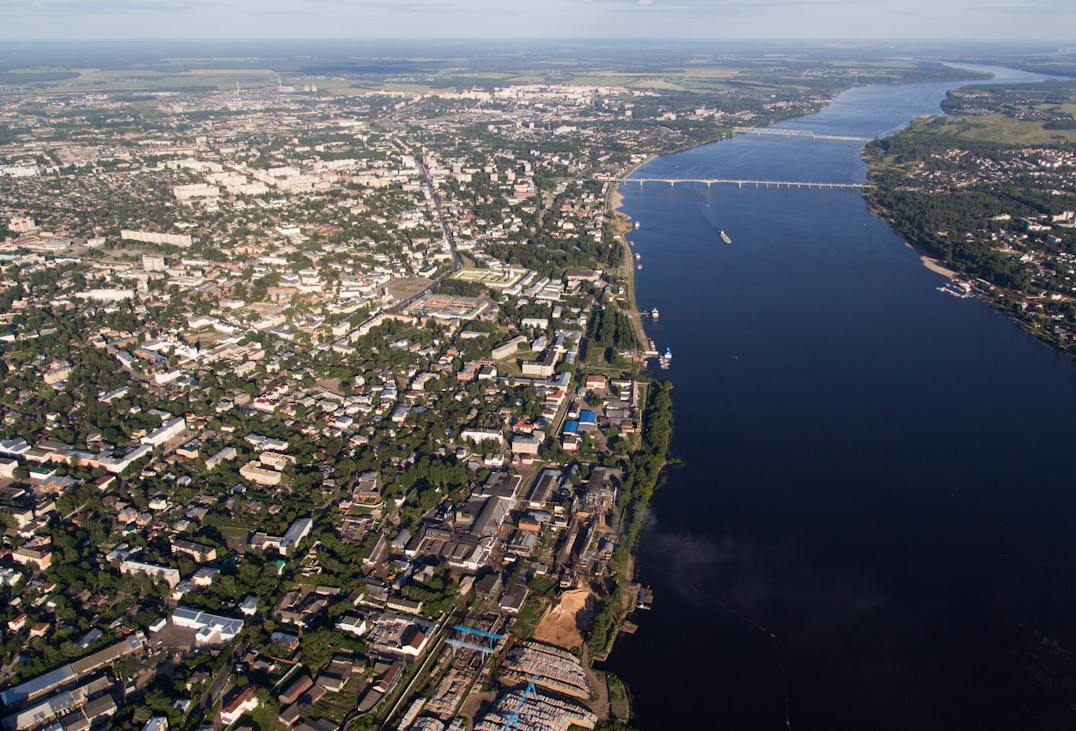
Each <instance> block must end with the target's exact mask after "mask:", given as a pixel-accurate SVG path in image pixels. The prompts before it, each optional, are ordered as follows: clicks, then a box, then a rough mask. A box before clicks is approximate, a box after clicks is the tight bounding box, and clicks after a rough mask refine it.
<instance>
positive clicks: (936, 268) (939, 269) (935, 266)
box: [919, 254, 957, 279]
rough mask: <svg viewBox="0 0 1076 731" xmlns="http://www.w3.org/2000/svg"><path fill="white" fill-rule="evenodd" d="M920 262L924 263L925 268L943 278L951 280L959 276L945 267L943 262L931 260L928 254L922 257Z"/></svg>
mask: <svg viewBox="0 0 1076 731" xmlns="http://www.w3.org/2000/svg"><path fill="white" fill-rule="evenodd" d="M919 261H921V262H923V266H925V267H926V268H927V269H929V270H930V271H932V272H936V273H938V274H941V275H942V276H943V277H949V279H953V278H954V277H956V275H957V273H956V272H954V271H953V270H952V269H949V268H948V267H945V266H943V265H942V264H941V262H939V261H938V260H937V259H931V258H930V257H929V256H927V255H926V254H923V255H922V256H920V257H919Z"/></svg>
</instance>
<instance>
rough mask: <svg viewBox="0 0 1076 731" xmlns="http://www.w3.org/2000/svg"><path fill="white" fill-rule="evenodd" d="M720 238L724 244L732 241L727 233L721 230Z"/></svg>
mask: <svg viewBox="0 0 1076 731" xmlns="http://www.w3.org/2000/svg"><path fill="white" fill-rule="evenodd" d="M721 240H722V241H724V242H725V243H726V244H731V243H732V239H731V238H729V235H728V234H727V233H725V232H724V231H722V232H721Z"/></svg>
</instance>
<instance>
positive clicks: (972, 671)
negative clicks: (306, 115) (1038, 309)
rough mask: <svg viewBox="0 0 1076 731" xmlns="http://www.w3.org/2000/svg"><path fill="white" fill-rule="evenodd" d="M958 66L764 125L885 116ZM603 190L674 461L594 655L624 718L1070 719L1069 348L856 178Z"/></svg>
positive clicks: (894, 115)
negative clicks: (611, 637)
mask: <svg viewBox="0 0 1076 731" xmlns="http://www.w3.org/2000/svg"><path fill="white" fill-rule="evenodd" d="M992 70H993V71H995V72H996V73H997V74H998V76H999V79H1000V80H1005V81H1010V80H1012V81H1037V80H1041V79H1043V78H1044V77H1041V76H1036V75H1032V74H1023V73H1018V72H1013V71H1009V70H1005V69H992ZM957 85H958V84H953V83H942V84H916V85H903V86H874V87H864V88H856V89H852V90H850V91H848V92H846V93H844V94H842V95H841V96H840V97H838V98H837V99H836V100H835V101H834V102H833V104H831V105H830V106H829V107H827V108H826V109H825V110H824V111H822V112H820V113H818V114H814V115H810V116H807V117H802V118H798V119H795V120H788V121H786V122H783V123H781V124H780V125H778V126H779V127H782V128H790V129H802V130H812V131H814V132H816V133H818V134H827V135H835V136H852V137H866V138H872V137H875V136H883V135H885V134H888V133H890V132H892V131H894V130H895V129H898V128H900V127H902V126H903V125H905V124H906V123H907V122H908V121H909V120H910V119H911V118H913V117H915V116H918V115H922V114H931V113H938V111H939V104H940V102H941V100H942V99H943V98H944V96H945V91H946V90H947V89H949V88H952V87H954V86H957ZM862 144H863V143H862V142H856V141H835V140H821V139H806V138H794V137H793V138H788V139H785V138H777V137H757V136H746V135H744V136H738V137H736V138H733V139H730V140H726V141H722V142H717V143H714V144H710V145H706V146H704V147H699V148H696V149H692V150H688V151H686V152H682V153H678V154H675V155H670V156H667V157H661V158H658V159H656V160H654V161H652V162H650V163H648V164H647V165H646V166H644V167H643V168H642V169H641V170H639V171H637V172H636V173H634V176H636V177H640V176H641V177H654V178H692V177H695V178H742V179H756V180H757V179H763V180H790V181H825V182H861V181H863V180H864V179H865V174H866V168H865V165H864V164H863V162H862V161H861V160H860V157H859V152H860V149H861V147H862ZM620 190H621V192H622V193H623V194H624V199H625V200H624V206H623V209H622V210H624V211H625V212H626V213H628V214H629V215H630V216H631V217H632V218H633V219H634V220H635V221H638V222H639V223H640V228H639V229H638V230H637V231H635V232H634V233H633V234H631V236H630V239H631V241H632V242H633V246H634V250H635V251H636V252H638V253H639V254H640V255H641V261H640V263H641V264H642V265H643V269H642V270H640V271H638V272H637V286H638V297H639V305H640V307H643V308H647V309H649V308H651V307H658V308H660V312H661V317H660V320H658V321H656V322H652V323H650V324H649V325H648V330H649V333H650V335H651V337H653V338H654V340H655V341H656V343H657V345H658V347H659V349H661V350H664V349H665V347H666V346H668V347H671V348H672V351H673V356H674V357H673V365H672V368H671V370H669V371H668V373H667V377H668V378H669V379H671V381H672V383H673V385H674V391H673V396H674V398H673V400H674V409H675V411H674V419H675V433H674V437H673V443H672V453H673V456H675V457H678V458H680V459H682V460H683V461H684V465H683V466H682V467H679V468H673V469H671V470H670V471H668V472H667V479H666V481H665V483H664V485H663V486H662V487H661V488H660V489H659V490H658V492H657V493H656V494H655V497H654V501H653V504H652V507H651V511H650V517H649V521H648V526H647V528H646V530H645V531H644V534H643V537H642V540H641V544H640V547H639V556H638V557H639V560H638V571H637V577H638V579H639V580H640V581H641V582H642V583H644V584H649V585H651V586H652V587H653V588H654V591H655V600H654V605H653V609H652V611H650V612H649V613H647V612H640V613H639V616H638V618H637V621H638V622H639V624H640V629H639V630H638V632H637V633H636V634H635V635H633V636H627V635H624V636H621V638H620V639H619V640H618V641H617V645H616V647H615V649H614V652H613V654H612V656H611V657H610V660H609V663H608V667H609V668H610V669H611V670H613V671H614V672H616V673H617V674H618V675H619V676H621V677H622V678H623V679H624V680H625V681H626V682H627V683H628V685H629V686H630V688H631V690H632V692H633V694H634V704H635V710H636V713H637V716H636V719H635V723H634V725H637V726H639V727H640V728H642V729H645V730H648V731H656V730H659V729H682V728H683V729H686V728H699V729H730V730H731V731H750V730H753V729H773V730H774V731H776V730H778V729H783V728H785V727H786V718H787V719H788V720H789V721H790V725H791V727H792V728H794V729H796V730H797V731H807V730H817V731H841V730H843V729H849V730H851V729H857V730H859V729H872V730H883V731H884V730H888V729H894V730H895V729H901V730H904V729H909V730H929V729H939V730H942V729H944V730H946V731H952V730H953V729H1029V730H1030V729H1034V730H1036V731H1040V730H1045V729H1073V728H1076V710H1074V709H1076V706H1074V705H1073V703H1074V701H1076V666H1074V664H1073V661H1072V660H1071V659H1070V658H1069V654H1070V653H1076V366H1074V364H1073V363H1072V362H1070V361H1069V360H1067V359H1066V358H1064V357H1063V356H1059V355H1057V354H1055V353H1054V352H1053V351H1052V350H1051V349H1050V348H1049V347H1047V346H1046V345H1044V344H1042V343H1040V342H1038V341H1036V340H1034V339H1033V338H1031V337H1030V336H1028V335H1027V334H1025V333H1024V332H1023V331H1021V330H1020V329H1019V328H1017V327H1016V326H1015V325H1014V324H1013V323H1012V322H1010V321H1009V320H1008V319H1006V318H1005V317H1004V316H1003V315H1002V314H1000V313H998V312H997V311H995V310H993V309H992V308H991V307H990V306H988V305H987V304H984V303H982V302H979V301H976V300H970V299H967V300H965V299H958V298H955V297H952V296H949V295H947V294H944V293H942V292H939V291H938V290H937V287H938V286H939V285H941V284H943V283H944V280H943V279H942V277H941V276H939V275H937V274H935V273H933V272H931V271H929V270H927V269H926V268H925V267H924V266H923V265H922V264H921V263H920V260H919V256H918V255H917V254H916V253H915V252H914V251H912V250H910V249H909V248H907V247H906V246H905V245H904V244H903V242H902V241H901V240H900V239H899V238H898V237H897V236H896V235H895V234H894V233H893V232H892V231H891V230H890V229H889V228H888V227H887V225H886V224H885V223H884V222H883V221H882V220H881V219H879V218H877V217H876V216H874V215H872V214H871V213H870V212H869V211H868V210H867V208H866V205H865V203H864V201H863V199H862V197H861V195H860V194H859V192H858V191H856V190H817V189H815V190H806V189H800V190H796V189H792V190H786V189H780V190H777V189H773V188H771V189H765V188H760V189H755V188H753V187H746V186H745V187H744V188H742V189H737V188H735V187H730V186H716V185H715V186H713V187H712V188H709V189H707V188H706V187H705V186H704V185H703V186H700V185H688V184H680V185H677V186H676V187H675V188H672V187H670V186H668V185H666V184H664V183H648V184H646V185H645V186H642V187H640V186H639V185H638V184H632V183H630V182H627V183H624V184H622V185H621V186H620ZM721 230H724V231H727V232H728V234H729V235H730V236H731V237H732V239H733V243H732V245H730V246H727V245H724V244H723V243H722V242H721V240H720V238H719V231H721Z"/></svg>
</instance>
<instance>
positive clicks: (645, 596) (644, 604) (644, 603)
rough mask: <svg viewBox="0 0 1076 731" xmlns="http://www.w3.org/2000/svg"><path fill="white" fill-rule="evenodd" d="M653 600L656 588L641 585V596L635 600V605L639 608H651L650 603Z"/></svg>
mask: <svg viewBox="0 0 1076 731" xmlns="http://www.w3.org/2000/svg"><path fill="white" fill-rule="evenodd" d="M653 601H654V590H653V589H651V588H650V587H649V586H642V587H639V597H638V599H636V601H635V607H636V608H637V609H650V604H651V602H653Z"/></svg>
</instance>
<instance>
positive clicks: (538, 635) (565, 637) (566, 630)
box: [533, 589, 594, 650]
mask: <svg viewBox="0 0 1076 731" xmlns="http://www.w3.org/2000/svg"><path fill="white" fill-rule="evenodd" d="M593 597H594V595H593V593H591V592H590V591H589V590H587V589H573V590H572V591H566V592H564V593H563V594H561V595H560V598H559V599H558V600H557V602H556V603H555V604H553V606H551V607H550V608H549V609H547V610H546V613H545V615H544V616H543V617H542V621H541V622H539V623H538V626H537V627H536V628H535V629H534V635H533V637H534V639H536V640H538V641H539V642H545V643H548V644H550V645H556V646H557V647H563V648H564V649H566V650H570V649H572V648H573V647H582V646H583V635H582V633H580V631H579V625H580V624H584V622H581V621H580V620H582V619H583V618H584V617H581V616H580V614H581V613H585V612H588V611H590V607H591V606H592V605H593V603H594V601H593Z"/></svg>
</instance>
